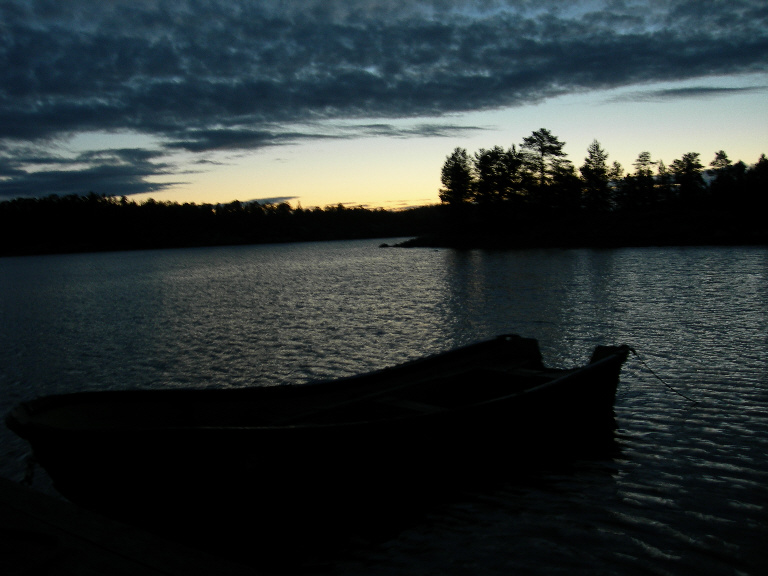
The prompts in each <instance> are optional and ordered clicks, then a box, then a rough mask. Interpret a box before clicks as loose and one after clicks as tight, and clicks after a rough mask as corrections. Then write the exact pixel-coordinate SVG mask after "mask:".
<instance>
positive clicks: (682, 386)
mask: <svg viewBox="0 0 768 576" xmlns="http://www.w3.org/2000/svg"><path fill="white" fill-rule="evenodd" d="M379 242H380V241H355V242H331V243H311V244H295V245H269V246H253V247H225V248H204V249H187V250H166V251H149V252H121V253H104V254H81V255H64V256H38V257H23V258H0V410H1V411H2V412H3V414H4V413H6V412H7V411H8V410H9V409H10V408H11V407H12V406H13V405H14V404H16V403H17V402H20V401H22V400H25V399H29V398H31V397H34V396H37V395H42V394H49V393H57V392H68V391H75V390H84V389H111V388H153V387H174V386H180V387H182V386H183V387H188V386H201V387H203V386H214V387H230V386H247V385H259V386H261V385H264V386H269V385H275V384H287V383H291V384H294V383H302V382H306V381H309V380H313V379H319V378H328V377H336V376H342V375H349V374H354V373H358V372H362V371H367V370H370V369H374V368H380V367H384V366H388V365H392V364H396V363H399V362H402V361H404V360H407V359H410V358H415V357H418V356H422V355H424V354H429V353H433V352H438V351H442V350H445V349H449V348H452V347H454V346H457V345H460V344H465V343H469V342H472V341H475V340H479V339H483V338H487V337H491V336H493V335H496V334H500V333H508V332H512V333H519V334H521V335H524V336H530V337H535V338H538V339H539V341H540V344H541V347H542V351H543V353H544V356H545V361H546V362H547V363H549V364H552V365H556V366H570V365H574V364H577V363H582V362H584V361H585V360H586V359H587V358H588V356H589V353H590V352H591V349H592V348H593V347H594V346H595V345H596V344H598V343H606V344H611V343H627V344H630V345H632V346H633V347H634V348H635V349H636V350H637V352H638V353H639V354H640V359H638V358H637V357H631V358H630V360H629V361H628V363H627V365H626V366H625V369H624V371H623V373H622V382H621V384H620V388H619V393H618V398H617V401H616V420H617V425H618V432H617V435H618V446H619V449H620V453H619V454H618V456H617V457H615V458H612V459H608V460H603V461H591V462H587V461H585V462H579V463H576V464H575V465H574V466H572V467H571V468H569V469H568V470H557V471H553V470H549V471H545V470H542V471H541V472H538V473H534V474H530V475H527V476H526V477H525V478H520V479H515V480H513V479H510V481H509V482H507V483H505V484H504V485H503V486H497V487H496V488H494V489H492V490H485V491H483V490H475V491H467V492H466V493H462V494H457V495H456V497H455V498H454V499H453V500H452V501H450V502H445V503H443V504H442V505H440V506H439V507H437V508H435V509H432V510H429V511H427V512H426V513H425V514H424V515H423V516H422V517H419V518H418V519H416V520H414V521H412V522H410V523H409V524H408V525H407V526H404V527H403V528H402V530H400V531H399V532H398V533H396V534H393V535H391V537H390V538H388V539H384V540H383V541H377V542H369V543H367V544H366V545H364V546H363V545H361V546H359V547H357V548H353V549H352V550H349V551H348V552H347V553H345V554H344V555H342V556H341V557H339V558H337V559H336V561H335V562H334V563H333V564H332V565H330V566H327V567H326V569H327V570H328V571H329V572H330V573H336V574H376V575H379V574H380V575H385V574H427V573H434V574H448V575H450V574H462V575H464V574H542V573H545V574H574V573H578V574H617V575H618V574H675V575H677V574H691V575H700V574H733V575H742V574H755V575H757V574H765V573H768V572H766V570H768V552H766V546H765V543H766V542H768V510H767V508H766V507H767V506H768V488H767V487H768V458H767V455H768V355H767V354H766V353H767V352H768V249H766V248H680V249H677V248H641V249H620V250H530V251H515V252H484V251H467V252H457V251H452V250H432V249H408V250H405V249H380V248H378V247H377V246H378V244H379ZM388 242H391V240H388ZM641 360H642V361H644V362H641ZM646 365H647V366H649V367H650V368H651V369H652V370H653V371H654V372H655V373H656V374H658V375H660V376H661V377H662V378H663V380H664V382H666V384H667V385H668V386H667V385H665V384H664V383H662V382H661V381H660V380H659V379H657V378H656V377H654V375H653V374H651V372H649V370H648V369H647V368H646ZM670 387H672V388H674V390H672V389H670ZM676 392H679V393H680V394H678V393H676ZM681 394H684V395H685V396H688V397H689V398H691V399H693V400H695V403H694V402H692V401H690V400H688V399H686V398H684V397H683V396H681ZM26 454H27V447H26V445H25V444H24V443H23V442H21V441H20V440H18V439H17V438H16V437H15V436H13V435H12V434H11V433H9V432H8V431H7V430H5V429H4V428H3V429H2V430H0V456H2V461H1V462H0V474H1V475H3V476H6V477H8V478H11V479H14V480H18V479H20V478H21V477H22V476H23V474H24V459H25V457H26ZM500 457H503V455H500ZM307 481H308V482H311V478H308V480H307ZM35 483H36V484H35V485H36V486H37V487H38V488H40V489H42V490H46V489H49V488H47V486H46V484H45V479H44V478H42V479H41V478H40V474H39V473H38V475H37V477H36V481H35Z"/></svg>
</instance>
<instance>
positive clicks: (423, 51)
mask: <svg viewBox="0 0 768 576" xmlns="http://www.w3.org/2000/svg"><path fill="white" fill-rule="evenodd" d="M0 22H2V24H0V70H2V71H1V72H0V79H1V80H2V81H1V82H0V142H1V143H2V145H3V147H2V148H0V151H2V154H3V157H2V160H1V161H0V162H1V163H0V196H13V195H17V194H20V193H25V194H29V193H31V192H32V188H33V187H34V186H43V187H44V186H48V187H49V188H46V189H45V190H46V191H51V190H52V189H57V190H58V189H61V190H63V189H65V188H68V187H69V189H71V190H72V191H78V190H77V189H76V188H73V187H72V186H78V185H80V184H81V183H82V182H84V181H85V180H87V178H88V177H93V178H94V179H95V181H96V183H98V184H99V185H103V186H104V188H103V189H102V190H103V191H108V192H109V193H116V194H119V193H123V192H119V191H117V192H116V191H115V187H118V188H119V187H122V188H123V190H134V191H136V192H139V191H148V190H150V189H152V187H153V186H157V185H153V184H150V183H149V180H147V178H149V177H150V176H152V175H157V174H167V173H169V172H172V171H173V167H172V166H170V165H169V164H168V163H167V162H164V161H162V158H163V157H162V154H163V153H164V154H168V155H170V154H173V153H174V152H177V151H180V150H183V151H187V152H193V153H204V152H210V151H214V150H256V149H260V148H264V147H269V146H276V145H284V144H291V143H296V142H300V141H303V140H307V139H313V138H352V137H361V136H365V135H381V134H385V135H396V136H402V137H407V136H409V135H420V136H424V135H434V136H443V135H446V134H455V133H457V131H461V130H462V127H461V126H457V125H451V124H450V123H446V124H444V125H441V124H440V123H433V124H422V125H421V126H420V127H417V128H411V129H408V130H405V129H401V128H397V127H395V126H394V124H390V123H387V122H386V120H394V119H407V118H420V117H431V118H439V117H444V116H445V115H447V114H452V113H461V112H466V111H474V110H483V109H493V108H501V107H509V106H520V105H524V104H529V103H534V102H540V101H542V100H544V99H547V98H551V97H554V96H557V95H561V94H565V93H569V92H574V91H587V90H596V89H603V88H610V87H620V86H629V85H633V84H637V83H647V82H658V81H668V80H681V79H690V78H706V77H708V76H712V75H736V74H744V73H750V72H755V71H759V72H762V71H766V70H767V69H768V6H766V4H765V2H764V1H763V0H727V1H719V0H709V1H706V2H702V1H700V0H695V1H694V0H677V1H672V2H660V1H655V0H637V1H629V0H628V1H619V0H605V1H581V2H573V3H562V2H555V1H552V0H544V1H539V2H530V1H508V2H505V1H501V0H495V1H494V0H491V1H485V2H476V3H473V2H458V1H456V2H452V1H449V0H433V1H432V2H410V1H394V2H393V1H386V2H385V1H367V2H342V1H330V2H328V1H323V2H320V1H316V2H314V1H313V2H237V1H233V0H220V1H219V0H179V1H177V2H173V3H171V2H158V1H153V0H132V1H131V2H122V1H120V0H116V1H113V2H101V1H87V0H80V1H77V0H74V1H73V2H56V1H54V0H6V2H3V3H2V5H0ZM706 90H707V88H706V85H705V83H702V87H701V91H706ZM688 95H689V96H691V95H693V94H691V93H689V94H688ZM657 96H659V97H665V96H664V95H657ZM670 96H674V95H672V94H668V95H667V96H666V97H670ZM342 120H343V121H345V122H349V121H358V122H359V123H360V126H359V127H358V128H357V129H349V128H347V129H338V128H337V127H336V126H335V124H334V123H336V122H339V121H342ZM371 120H373V122H372V121H371ZM380 121H384V122H380ZM296 126H304V127H307V129H297V128H296ZM465 128H468V127H465ZM409 130H410V134H409ZM87 131H101V132H103V131H118V132H119V131H124V132H131V133H139V134H145V135H149V136H152V137H153V138H155V139H156V140H157V142H158V143H159V144H158V147H157V149H156V150H154V151H151V153H152V154H153V156H151V157H144V158H143V159H139V160H138V161H137V163H136V164H135V167H136V170H135V172H134V173H131V172H130V170H128V169H127V166H128V163H126V162H125V161H124V160H125V152H123V153H120V152H117V151H113V152H112V156H111V157H110V158H111V159H110V160H108V161H104V158H101V157H98V156H94V157H93V158H90V159H86V158H80V159H79V162H80V163H81V164H82V163H85V164H86V166H85V167H84V168H81V169H79V170H76V169H75V168H71V169H69V170H51V171H49V172H48V173H47V175H46V176H45V177H44V173H43V172H40V171H36V170H35V169H34V165H35V159H34V158H31V157H30V156H28V155H24V154H22V153H21V152H20V151H22V150H28V147H29V145H30V144H34V145H35V146H36V147H37V148H38V149H46V146H47V145H49V144H51V143H54V142H60V141H62V140H64V139H66V138H67V137H69V136H71V135H73V134H77V133H81V132H87ZM154 154H157V155H154ZM116 159H119V160H120V161H117V160H116ZM73 165H74V163H73ZM75 172H79V173H80V176H81V177H82V182H81V180H80V179H79V178H80V177H75V174H74V173H75ZM110 174H111V175H112V176H111V177H110V176H109V175H110ZM57 178H60V179H61V182H62V183H61V184H60V185H54V184H55V182H56V181H57ZM142 182H144V184H145V188H144V189H142V186H141V183H142ZM164 186H167V185H164ZM96 187H97V186H95V185H92V186H88V187H87V188H88V189H93V188H96ZM42 190H43V188H39V189H38V190H37V191H36V192H35V193H38V194H39V193H41V191H42Z"/></svg>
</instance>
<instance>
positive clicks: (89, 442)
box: [7, 341, 628, 540]
mask: <svg viewBox="0 0 768 576" xmlns="http://www.w3.org/2000/svg"><path fill="white" fill-rule="evenodd" d="M526 342H528V343H529V342H530V341H526ZM479 350H484V349H479ZM627 350H628V349H626V348H625V347H610V348H599V349H598V350H597V351H596V353H595V354H594V355H593V359H592V361H591V362H590V363H589V364H587V365H586V366H583V367H581V368H578V369H574V370H562V371H554V370H553V371H549V372H546V373H542V374H545V375H547V376H548V377H547V378H545V379H543V383H542V384H539V385H528V386H527V387H526V388H525V389H524V390H517V391H513V392H512V393H508V394H506V395H501V396H495V397H492V398H489V399H485V400H481V401H479V402H473V403H469V404H466V405H461V404H460V405H457V406H453V407H452V408H450V409H443V410H435V411H418V410H415V411H411V412H408V411H404V412H402V413H398V414H397V415H396V416H395V417H389V418H374V417H365V416H364V415H365V414H366V412H365V410H366V409H368V408H370V406H373V405H374V402H373V400H371V401H356V403H353V405H352V406H346V405H345V404H344V403H339V401H338V398H339V397H344V396H345V395H348V392H349V390H353V389H355V390H357V389H361V390H366V391H367V392H368V396H370V397H372V398H373V399H374V400H376V399H377V394H375V393H371V391H372V390H376V389H377V387H381V386H382V384H381V382H385V383H386V384H385V385H386V386H389V383H390V382H391V381H393V380H394V381H395V382H400V379H402V380H405V381H407V380H408V378H412V379H413V381H414V382H416V383H417V384H414V385H413V386H414V387H416V386H422V384H419V383H420V382H424V381H425V379H424V374H433V373H435V372H436V371H438V370H437V369H438V367H439V366H441V363H440V361H438V362H437V363H434V362H433V361H432V360H430V362H433V363H432V364H430V363H429V362H428V363H427V364H426V365H424V364H419V363H416V368H415V369H414V367H413V366H412V365H411V364H409V365H407V367H406V368H404V369H399V368H398V369H395V371H394V372H387V373H385V375H384V376H382V373H381V372H377V373H374V374H373V375H366V376H364V377H361V378H352V379H345V380H344V381H340V382H328V383H321V384H318V385H314V386H317V387H315V388H307V389H301V388H302V387H287V388H289V389H288V390H283V391H280V390H277V391H272V392H266V393H263V391H260V390H258V389H249V390H240V391H225V390H218V391H210V390H196V391H193V390H186V391H178V390H176V391H130V392H103V393H99V392H96V393H83V394H80V395H77V394H75V395H65V396H57V397H48V398H43V399H39V400H36V401H32V402H30V403H26V404H24V405H22V406H20V407H19V408H17V409H16V410H15V411H14V412H12V413H11V414H10V415H9V417H8V419H7V422H8V425H9V426H10V427H11V428H12V429H14V430H15V431H16V432H17V433H18V434H20V435H21V436H23V437H24V438H26V439H27V440H28V441H29V443H30V444H31V446H32V448H33V452H34V455H35V457H36V459H37V460H38V461H39V462H40V463H41V464H42V466H43V467H44V468H45V469H46V471H47V472H48V474H49V476H50V477H51V478H52V479H53V481H54V484H55V486H56V488H57V490H59V491H60V492H61V493H62V494H63V495H64V496H65V497H67V498H68V499H70V500H71V501H73V502H75V503H78V504H80V505H83V506H85V507H88V508H91V509H94V510H97V511H99V512H102V513H105V514H107V515H109V516H112V517H115V518H118V519H121V520H124V521H127V522H130V523H132V524H137V525H140V526H143V527H149V528H153V529H159V530H160V531H162V532H164V533H166V534H167V533H175V534H182V533H184V534H186V535H185V537H184V539H185V540H188V539H189V537H190V536H191V535H194V534H198V533H199V529H200V527H201V526H206V527H211V526H218V527H222V526H229V525H230V524H231V522H232V520H233V519H234V518H252V519H259V521H258V524H259V526H269V527H270V529H269V530H270V531H271V532H273V533H279V532H280V529H279V528H278V527H279V526H281V527H282V528H283V529H284V530H289V531H295V530H296V526H297V524H301V525H302V526H305V527H308V526H311V525H313V522H312V519H314V520H315V522H316V521H317V519H321V520H320V522H322V519H323V518H327V515H328V514H338V513H339V512H340V511H341V510H345V511H347V512H349V511H352V512H353V513H360V511H361V510H370V509H371V507H372V506H373V507H378V508H379V509H380V510H382V509H389V510H391V509H393V506H394V505H395V504H397V505H400V506H405V507H407V506H409V505H410V504H412V503H413V502H415V501H417V500H419V499H423V498H424V497H425V495H428V494H429V493H431V492H436V491H439V490H442V489H443V488H446V487H448V486H456V485H457V484H461V483H465V482H467V481H473V480H477V479H478V478H485V477H488V476H489V475H493V474H497V473H499V472H500V471H510V470H512V471H519V470H520V468H521V467H522V466H525V465H528V463H530V462H531V461H541V460H545V461H547V460H549V461H551V460H556V459H560V458H563V457H569V456H571V455H573V454H575V453H578V452H579V451H580V450H581V449H583V448H588V447H594V446H595V445H596V444H597V443H600V444H601V447H602V446H603V444H602V443H604V442H605V441H606V440H610V438H612V432H613V427H614V426H615V422H614V418H613V403H614V398H615V393H616V387H617V384H618V381H619V372H620V369H621V365H622V363H623V362H624V360H625V359H626V356H627ZM449 354H450V353H449ZM520 356H521V357H525V358H527V356H531V358H532V360H531V363H532V364H533V365H534V367H535V369H536V370H539V371H541V370H545V369H543V366H541V365H540V356H539V355H538V348H536V350H535V352H531V351H530V350H529V351H527V352H525V353H521V354H520ZM450 358H453V357H450ZM486 360H487V359H486ZM509 364H512V361H509ZM398 370H400V371H398ZM414 373H415V374H417V376H413V374H414ZM483 374H484V372H483V367H480V368H478V369H476V370H471V371H458V372H455V373H453V372H452V373H451V376H450V378H448V377H446V378H445V379H444V380H441V381H440V386H441V389H446V388H447V386H448V385H449V384H450V385H451V386H455V387H456V389H457V390H461V389H464V388H471V387H473V386H475V387H478V386H479V384H477V380H476V381H475V382H473V381H472V380H471V379H478V378H482V377H483ZM504 374H505V373H502V372H498V371H497V372H493V373H488V374H486V375H485V377H486V378H487V379H492V378H503V377H505V376H504ZM393 376H394V379H393ZM464 380H466V381H464ZM486 383H487V381H486ZM505 385H506V384H505ZM324 387H326V388H328V389H330V390H332V394H336V396H335V398H336V399H335V400H334V402H335V404H333V403H330V402H329V403H328V404H327V406H326V407H324V408H323V409H322V410H316V411H314V412H312V411H310V412H309V413H308V415H307V416H302V417H296V416H293V418H292V419H291V418H289V419H287V420H286V421H285V423H281V420H280V418H277V419H273V420H271V421H270V422H269V423H268V425H267V424H265V423H264V422H259V421H256V422H248V420H247V418H246V419H242V418H240V419H238V418H233V420H234V422H231V423H228V424H227V421H226V419H223V420H222V419H221V418H213V419H211V420H209V421H204V422H203V425H200V424H199V423H198V424H195V423H194V422H193V421H194V420H195V419H194V418H192V416H189V415H185V418H190V423H189V424H187V425H182V422H181V420H179V417H177V418H176V420H173V422H172V423H171V424H172V425H167V426H158V425H157V422H158V420H157V418H156V417H152V413H153V411H154V412H158V411H161V412H162V410H166V411H168V410H169V408H168V407H169V406H176V405H180V406H182V407H187V408H188V410H187V411H188V412H194V411H195V410H199V409H200V406H208V408H209V410H213V409H215V405H216V400H218V399H228V400H227V402H228V404H227V406H233V405H240V404H247V402H254V397H257V398H259V397H261V396H260V395H262V393H263V394H266V396H264V400H263V401H261V402H254V406H256V405H266V404H269V403H270V402H272V403H274V404H275V405H277V404H280V403H282V404H291V405H292V404H295V403H300V402H299V401H300V400H301V401H303V400H304V396H306V395H307V394H309V395H312V394H315V395H316V396H317V398H321V397H324V392H323V390H324ZM401 387H402V386H401ZM405 389H406V390H409V388H408V387H407V386H406V387H405ZM425 390H426V389H425ZM388 393H389V394H390V396H392V394H393V393H392V392H388ZM339 394H340V395H341V396H339ZM390 396H388V398H389V397H390ZM233 398H234V400H233ZM317 398H316V399H315V400H313V401H312V402H316V401H317ZM398 398H399V399H400V400H402V398H400V397H399V396H398ZM409 401H410V403H411V404H415V402H413V401H412V400H409ZM67 402H69V403H73V404H74V403H79V404H78V410H79V411H80V412H78V415H79V417H80V418H81V419H85V418H86V416H87V415H88V414H92V422H96V423H97V424H98V423H100V424H99V425H98V426H96V424H94V425H93V426H84V425H82V426H78V425H61V426H56V425H55V424H56V419H55V418H53V417H52V416H50V417H49V418H48V419H47V420H46V419H44V418H43V417H42V416H40V417H39V418H36V414H45V413H46V412H48V413H50V414H55V412H56V410H60V408H59V406H61V405H62V404H66V403H67ZM89 402H90V403H91V404H89ZM105 403H106V405H110V406H119V407H120V408H119V410H120V411H121V414H122V413H129V414H134V420H135V425H134V426H130V427H127V426H121V425H110V422H111V419H110V418H107V417H105V416H104V414H103V412H104V409H103V407H104V406H105ZM379 404H380V403H376V406H379ZM193 406H194V410H193V409H192V408H191V407H193ZM159 407H160V408H159ZM356 412H360V413H362V414H363V416H360V417H359V418H350V417H349V416H348V415H349V414H350V413H356ZM342 415H346V416H345V417H344V418H342ZM67 424H69V423H67ZM298 518H301V521H300V522H299V521H298V520H297V519H298ZM227 538H229V539H230V540H231V539H232V535H231V534H230V535H229V536H228V537H227Z"/></svg>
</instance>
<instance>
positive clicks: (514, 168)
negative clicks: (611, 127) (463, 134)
mask: <svg viewBox="0 0 768 576" xmlns="http://www.w3.org/2000/svg"><path fill="white" fill-rule="evenodd" d="M564 145H565V143H564V142H562V141H560V140H559V139H558V138H557V137H556V136H555V135H554V134H552V132H550V131H549V130H547V129H545V128H542V129H540V130H536V131H534V132H533V133H532V134H531V135H530V136H528V137H526V138H523V141H522V144H521V145H520V146H519V147H518V146H516V145H512V146H511V147H510V148H508V149H506V150H505V149H504V148H502V147H501V146H494V147H493V148H489V149H485V148H481V149H480V150H478V151H477V152H475V153H474V154H470V153H468V152H467V150H465V149H463V148H455V149H454V150H453V152H452V153H451V154H450V155H448V156H447V157H446V159H445V162H444V164H443V167H442V171H441V182H442V188H441V189H440V199H441V202H442V203H443V205H444V206H445V207H446V210H447V212H448V213H449V214H450V217H449V218H448V220H447V223H446V224H445V225H444V227H443V231H442V234H441V235H440V237H438V238H433V239H432V240H431V242H433V243H434V244H439V245H454V246H464V247H472V246H486V247H513V246H600V245H606V246H608V245H648V244H691V243H694V244H695V243H713V244H722V243H768V230H767V228H768V227H767V226H766V222H765V220H766V217H768V160H767V159H766V157H765V154H763V155H761V157H760V158H759V159H758V160H757V162H756V163H755V164H754V165H752V166H747V165H746V164H745V163H744V162H741V161H739V162H736V163H733V162H732V161H731V160H730V159H729V158H728V155H727V154H726V153H725V152H724V151H723V150H719V151H717V152H716V153H715V157H714V159H713V160H712V162H711V163H710V164H709V166H708V167H707V166H704V165H703V164H702V161H701V158H700V154H699V153H698V152H689V153H686V154H684V155H683V156H682V157H681V158H679V159H676V160H673V161H672V163H671V164H670V165H669V167H667V165H666V164H665V163H664V162H663V161H661V160H654V159H653V158H652V156H651V153H650V152H647V151H644V152H641V153H640V154H639V155H638V157H637V159H636V160H635V162H634V163H633V166H632V167H633V169H634V170H632V171H631V172H625V170H624V167H623V166H621V165H620V164H619V163H618V162H613V163H612V164H609V161H608V158H609V155H608V152H607V151H606V150H605V149H604V148H603V147H602V145H601V144H600V142H598V141H597V140H594V141H593V142H592V143H591V144H590V145H589V147H588V148H587V151H586V156H585V158H584V161H583V164H582V165H581V167H580V168H579V170H578V172H577V171H576V169H575V168H574V166H573V164H572V163H571V162H570V161H569V160H568V158H567V157H566V155H565V153H564V151H563V147H564Z"/></svg>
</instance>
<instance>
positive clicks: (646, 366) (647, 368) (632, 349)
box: [628, 346, 699, 404]
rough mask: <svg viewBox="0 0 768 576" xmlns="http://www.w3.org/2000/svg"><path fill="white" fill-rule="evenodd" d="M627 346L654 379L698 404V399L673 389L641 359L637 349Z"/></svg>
mask: <svg viewBox="0 0 768 576" xmlns="http://www.w3.org/2000/svg"><path fill="white" fill-rule="evenodd" d="M628 348H629V351H630V352H632V354H634V356H635V358H637V359H638V360H639V361H640V363H641V364H642V365H643V366H644V367H645V369H646V370H648V372H650V373H651V374H653V375H654V376H655V377H656V379H657V380H658V381H659V382H661V383H662V384H664V386H666V387H667V388H669V389H670V390H672V392H674V393H675V394H677V395H678V396H682V397H683V398H685V399H686V400H688V401H689V402H692V403H693V404H698V403H699V401H698V400H694V399H693V398H691V397H690V396H686V395H685V394H683V393H682V392H680V391H678V390H676V389H675V388H674V387H673V386H671V385H670V384H668V383H667V382H666V381H665V380H664V379H663V378H662V377H661V376H659V375H658V374H656V372H654V370H653V368H651V367H650V366H648V363H647V362H646V361H645V360H644V359H643V357H642V356H640V354H638V352H637V350H635V349H634V348H632V346H629V347H628Z"/></svg>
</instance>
